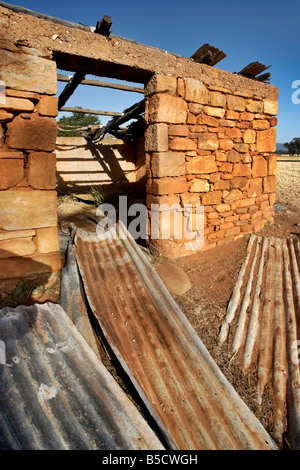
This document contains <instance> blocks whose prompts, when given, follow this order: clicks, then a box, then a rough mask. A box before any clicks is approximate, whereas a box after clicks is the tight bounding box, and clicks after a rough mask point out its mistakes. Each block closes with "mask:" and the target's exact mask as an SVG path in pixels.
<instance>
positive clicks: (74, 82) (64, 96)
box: [58, 72, 85, 111]
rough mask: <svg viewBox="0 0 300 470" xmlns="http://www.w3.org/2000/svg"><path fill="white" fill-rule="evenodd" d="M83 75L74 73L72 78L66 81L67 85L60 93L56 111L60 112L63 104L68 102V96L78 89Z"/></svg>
mask: <svg viewBox="0 0 300 470" xmlns="http://www.w3.org/2000/svg"><path fill="white" fill-rule="evenodd" d="M84 78H85V73H82V72H76V73H74V75H73V77H72V78H71V79H70V80H69V81H68V83H67V85H66V86H65V88H64V89H63V91H62V92H61V94H60V95H59V98H58V110H59V111H61V109H62V107H63V106H64V104H65V103H66V102H67V101H68V99H69V98H70V96H72V95H73V93H74V91H75V90H76V88H77V87H78V85H79V84H80V83H81V82H82V80H84Z"/></svg>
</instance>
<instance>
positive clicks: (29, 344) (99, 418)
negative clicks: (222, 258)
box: [0, 303, 163, 450]
mask: <svg viewBox="0 0 300 470" xmlns="http://www.w3.org/2000/svg"><path fill="white" fill-rule="evenodd" d="M0 338H1V340H0V345H1V346H2V348H0V353H1V354H0V359H1V360H0V377H1V380H0V449H2V450H4V449H10V450H18V449H21V450H54V449H55V450H63V449H67V450H93V449H96V450H131V449H132V450H140V449H142V450H145V449H152V450H153V449H154V450H156V449H163V447H162V445H161V443H160V442H159V440H158V439H157V437H156V436H155V434H154V433H153V431H152V430H151V429H150V427H149V426H148V424H147V423H146V421H145V420H144V419H143V418H142V417H141V415H140V414H139V412H138V411H137V409H136V408H135V407H134V406H133V404H132V403H131V401H130V400H129V399H128V397H127V396H126V395H125V393H124V392H123V391H122V389H121V388H120V387H119V385H118V384H117V383H116V382H115V380H114V379H113V378H112V376H111V375H110V374H109V372H108V371H107V369H106V368H105V367H104V365H103V364H102V363H101V361H100V360H99V359H98V358H97V356H96V355H95V354H94V352H93V351H92V349H91V348H90V347H89V346H88V344H87V343H86V342H85V340H84V339H83V337H82V336H81V334H80V333H79V332H78V330H77V328H76V327H75V326H74V325H73V323H72V322H71V321H70V319H69V318H68V316H67V314H66V313H65V312H64V310H63V309H62V308H61V307H60V306H59V305H56V304H50V303H48V304H45V305H33V306H31V307H24V306H20V307H17V308H14V309H13V308H4V309H2V310H0Z"/></svg>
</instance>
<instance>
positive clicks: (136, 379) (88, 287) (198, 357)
mask: <svg viewBox="0 0 300 470" xmlns="http://www.w3.org/2000/svg"><path fill="white" fill-rule="evenodd" d="M119 228H120V232H121V233H120V236H117V234H116V229H115V228H114V227H112V228H111V229H110V230H109V231H108V232H106V233H105V234H103V236H102V238H101V239H99V238H98V237H97V236H95V235H93V234H88V233H86V232H84V231H83V230H81V229H79V230H78V231H77V233H76V236H75V254H76V258H77V261H78V265H79V269H80V272H81V275H82V278H83V282H84V287H85V291H86V295H87V298H88V300H89V302H90V306H91V309H92V310H93V312H94V314H95V316H96V317H97V319H98V322H99V324H100V326H101V328H102V330H103V333H104V335H105V337H106V340H107V341H108V343H109V345H110V346H111V348H112V349H113V351H114V353H115V355H116V357H117V358H118V360H119V361H120V363H121V365H122V366H123V368H124V370H125V371H126V372H127V374H128V376H129V377H130V379H131V381H132V383H133V384H134V385H135V387H136V389H137V391H138V393H139V394H140V396H141V397H142V399H143V400H144V402H145V404H146V406H147V407H148V410H149V412H150V413H151V414H152V416H153V417H154V419H155V420H156V422H157V424H158V425H159V426H160V429H161V431H162V432H163V433H164V435H165V438H166V439H167V441H168V443H169V445H170V447H171V448H173V449H180V450H183V449H186V450H192V449H224V450H225V449H276V448H277V447H276V445H275V444H274V442H273V441H272V439H271V438H270V436H269V435H268V433H267V432H266V430H265V429H264V428H263V426H262V424H261V423H260V422H259V421H258V420H257V419H256V417H255V416H254V415H253V413H252V412H251V411H250V410H249V409H248V407H247V406H246V405H245V403H244V402H243V401H242V400H241V398H240V397H239V395H238V394H237V393H236V392H235V390H234V389H233V387H232V386H231V385H230V384H229V382H228V381H227V380H226V378H225V377H224V375H223V374H222V373H221V371H220V369H219V368H218V367H217V365H216V363H215V362H214V361H213V359H212V357H211V356H210V354H209V353H208V351H207V349H206V348H205V346H204V345H203V343H202V342H201V340H200V339H199V337H198V336H197V335H196V334H195V332H194V330H193V328H192V327H191V325H190V324H189V322H188V321H187V319H186V317H185V316H184V314H183V313H182V312H181V310H180V309H179V307H178V305H177V304H176V302H175V301H174V300H173V298H172V297H171V295H170V293H169V292H168V291H167V289H166V287H165V286H164V284H163V283H162V281H161V280H160V278H159V276H158V275H157V273H156V272H155V270H154V268H153V266H151V264H150V263H149V262H148V260H147V259H146V257H145V256H144V254H143V253H142V251H141V250H140V248H139V247H138V245H137V244H136V243H135V242H134V240H133V239H132V238H131V236H130V235H129V233H128V232H127V231H126V229H125V228H124V226H123V225H120V226H119Z"/></svg>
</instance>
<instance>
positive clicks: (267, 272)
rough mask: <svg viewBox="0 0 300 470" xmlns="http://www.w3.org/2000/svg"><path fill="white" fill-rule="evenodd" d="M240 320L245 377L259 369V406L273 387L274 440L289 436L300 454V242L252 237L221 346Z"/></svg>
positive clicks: (236, 345)
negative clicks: (267, 388) (249, 372)
mask: <svg viewBox="0 0 300 470" xmlns="http://www.w3.org/2000/svg"><path fill="white" fill-rule="evenodd" d="M236 317H238V318H237V320H236V323H237V324H236V326H235V327H233V326H232V329H233V334H232V336H233V340H232V345H231V347H232V353H233V354H235V353H236V352H238V351H241V352H243V354H244V370H245V373H246V372H247V371H248V370H249V367H250V366H251V364H256V365H257V378H258V382H257V394H258V397H257V399H258V403H259V404H261V403H262V398H263V394H264V389H265V386H266V384H267V383H268V382H269V381H272V382H273V391H274V400H275V407H276V409H275V410H274V436H275V439H277V441H278V442H279V443H280V445H282V443H283V435H284V433H285V432H286V431H287V434H286V435H285V439H286V441H287V442H288V445H289V446H290V447H291V448H292V449H300V375H299V359H298V354H297V352H298V344H300V343H299V339H300V244H299V240H296V239H294V240H292V239H290V240H284V239H276V238H266V237H264V238H262V237H259V236H256V235H251V237H250V240H249V244H248V250H247V255H246V259H245V262H244V264H243V266H242V268H241V270H240V273H239V278H238V281H237V283H236V286H235V289H234V291H233V295H232V297H231V299H230V302H229V305H228V309H227V315H226V319H225V321H224V323H223V325H222V328H221V332H220V343H221V344H223V343H224V341H225V340H226V339H227V337H228V335H229V329H230V325H231V324H233V323H234V320H235V318H236ZM286 414H287V416H286ZM285 421H287V423H285ZM286 428H287V429H286Z"/></svg>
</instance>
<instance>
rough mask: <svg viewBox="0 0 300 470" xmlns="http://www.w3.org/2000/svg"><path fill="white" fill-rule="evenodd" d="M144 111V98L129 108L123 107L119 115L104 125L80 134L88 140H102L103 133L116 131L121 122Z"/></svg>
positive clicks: (134, 117) (135, 117)
mask: <svg viewBox="0 0 300 470" xmlns="http://www.w3.org/2000/svg"><path fill="white" fill-rule="evenodd" d="M144 112H145V100H144V99H143V100H142V101H139V102H138V103H136V104H134V105H133V106H131V107H130V108H127V109H125V111H124V112H123V114H122V115H121V116H120V117H115V118H113V119H111V120H110V121H109V122H108V123H107V124H106V126H103V127H102V128H101V129H98V130H96V132H91V133H84V134H82V135H83V137H85V138H86V139H87V140H89V141H93V142H96V141H98V140H102V139H103V137H104V135H105V134H107V133H108V132H112V131H117V129H118V128H119V126H120V125H121V124H124V122H127V121H130V120H131V119H137V118H138V117H139V116H140V115H141V114H142V113H144Z"/></svg>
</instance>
